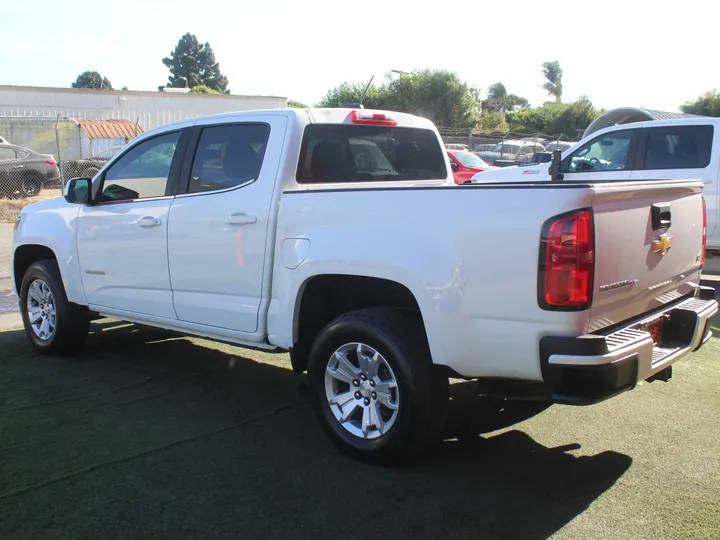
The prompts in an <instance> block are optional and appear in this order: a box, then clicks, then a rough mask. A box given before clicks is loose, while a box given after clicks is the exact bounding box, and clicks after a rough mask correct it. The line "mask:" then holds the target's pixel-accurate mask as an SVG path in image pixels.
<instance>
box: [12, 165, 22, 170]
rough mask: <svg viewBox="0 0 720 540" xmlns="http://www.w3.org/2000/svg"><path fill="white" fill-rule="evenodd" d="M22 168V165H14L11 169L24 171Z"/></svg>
mask: <svg viewBox="0 0 720 540" xmlns="http://www.w3.org/2000/svg"><path fill="white" fill-rule="evenodd" d="M24 168H25V166H24V165H15V166H14V167H13V169H24Z"/></svg>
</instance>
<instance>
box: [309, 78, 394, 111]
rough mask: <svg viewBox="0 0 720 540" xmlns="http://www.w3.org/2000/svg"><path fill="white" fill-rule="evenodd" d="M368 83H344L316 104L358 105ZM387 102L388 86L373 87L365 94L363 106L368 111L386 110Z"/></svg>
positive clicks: (334, 105)
mask: <svg viewBox="0 0 720 540" xmlns="http://www.w3.org/2000/svg"><path fill="white" fill-rule="evenodd" d="M366 86H367V83H348V82H344V83H342V84H340V85H339V86H336V87H335V88H331V89H330V90H328V91H327V93H326V94H325V96H323V98H322V99H321V100H320V101H318V102H317V103H316V105H315V106H316V107H345V106H346V105H349V104H351V103H358V102H359V101H360V97H361V96H362V94H363V91H364V90H365V87H366ZM386 102H387V86H385V85H381V86H375V85H371V86H370V88H368V91H367V93H366V94H365V99H364V100H363V106H364V107H366V108H368V109H384V108H386V105H385V104H386Z"/></svg>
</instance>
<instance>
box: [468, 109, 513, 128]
mask: <svg viewBox="0 0 720 540" xmlns="http://www.w3.org/2000/svg"><path fill="white" fill-rule="evenodd" d="M475 128H476V129H479V130H480V131H482V132H483V133H495V132H500V133H507V132H508V131H509V130H510V127H509V126H508V123H507V120H506V119H505V115H504V114H503V113H502V112H500V111H493V110H490V109H485V110H484V111H483V112H482V114H480V118H479V119H478V122H477V124H476V125H475Z"/></svg>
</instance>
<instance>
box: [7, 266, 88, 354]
mask: <svg viewBox="0 0 720 540" xmlns="http://www.w3.org/2000/svg"><path fill="white" fill-rule="evenodd" d="M20 307H21V309H22V319H23V325H24V327H25V333H26V334H27V336H28V338H29V339H30V342H31V343H32V344H33V346H34V347H35V348H36V349H37V350H38V351H40V352H41V353H43V354H53V355H62V354H67V353H71V352H74V351H76V350H77V349H79V348H80V347H82V345H83V344H84V343H85V339H86V337H87V334H88V330H89V326H90V319H89V316H88V312H87V310H86V309H84V308H83V307H81V306H78V305H76V304H73V303H71V302H69V301H68V299H67V296H66V295H65V289H64V287H63V283H62V279H61V277H60V270H59V269H58V266H57V263H56V262H55V261H54V260H50V259H46V260H41V261H37V262H35V263H33V264H31V265H30V267H29V268H28V270H27V272H25V276H24V277H23V280H22V285H21V288H20Z"/></svg>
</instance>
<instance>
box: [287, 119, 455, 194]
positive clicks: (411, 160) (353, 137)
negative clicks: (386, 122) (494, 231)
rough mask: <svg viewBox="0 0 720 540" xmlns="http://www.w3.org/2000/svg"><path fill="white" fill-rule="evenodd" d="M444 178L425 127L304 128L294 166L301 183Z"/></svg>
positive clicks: (431, 134)
mask: <svg viewBox="0 0 720 540" xmlns="http://www.w3.org/2000/svg"><path fill="white" fill-rule="evenodd" d="M446 177H447V169H446V168H445V156H444V150H443V149H442V147H441V146H440V142H439V141H438V138H437V136H436V135H435V133H434V132H432V131H430V130H429V129H417V128H395V127H387V126H356V125H346V124H332V125H324V124H313V125H309V126H307V127H306V128H305V134H304V136H303V142H302V147H301V149H300V162H299V163H298V170H297V181H298V182H299V183H301V184H314V183H320V182H373V181H379V180H432V179H444V178H446Z"/></svg>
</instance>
